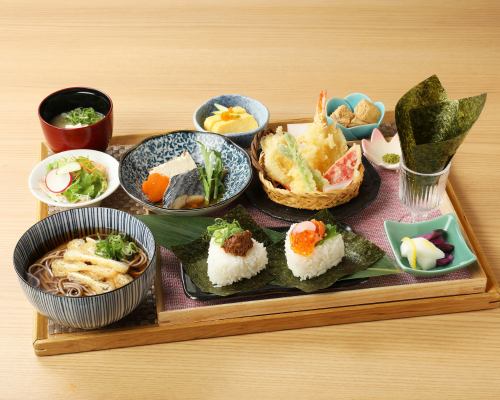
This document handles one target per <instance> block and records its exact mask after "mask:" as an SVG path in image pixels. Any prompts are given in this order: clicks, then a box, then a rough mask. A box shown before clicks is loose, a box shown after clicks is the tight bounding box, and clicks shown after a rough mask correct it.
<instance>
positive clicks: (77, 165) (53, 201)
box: [28, 149, 120, 208]
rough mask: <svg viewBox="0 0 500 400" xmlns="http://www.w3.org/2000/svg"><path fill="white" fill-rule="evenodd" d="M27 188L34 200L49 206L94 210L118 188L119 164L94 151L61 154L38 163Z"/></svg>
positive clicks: (75, 151)
mask: <svg viewBox="0 0 500 400" xmlns="http://www.w3.org/2000/svg"><path fill="white" fill-rule="evenodd" d="M28 185H29V188H30V191H31V193H32V194H33V196H35V197H36V198H37V199H38V200H40V201H41V202H43V203H45V204H47V205H49V206H54V207H61V208H77V207H88V206H91V205H92V206H97V205H98V204H99V203H100V202H101V201H102V200H103V199H105V198H106V197H108V196H109V195H111V194H112V193H113V192H114V191H115V190H116V189H117V188H118V186H119V185H120V182H119V179H118V161H117V160H116V159H115V158H114V157H112V156H110V155H108V154H106V153H103V152H100V151H96V150H90V149H82V150H69V151H64V152H61V153H57V154H54V155H52V156H49V157H47V158H45V159H44V160H42V161H41V162H39V163H38V164H37V165H36V166H35V167H34V168H33V170H32V171H31V174H30V176H29V180H28Z"/></svg>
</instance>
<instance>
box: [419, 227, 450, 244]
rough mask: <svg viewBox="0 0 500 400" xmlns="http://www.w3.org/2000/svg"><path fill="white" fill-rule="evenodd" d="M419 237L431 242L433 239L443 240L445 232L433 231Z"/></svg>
mask: <svg viewBox="0 0 500 400" xmlns="http://www.w3.org/2000/svg"><path fill="white" fill-rule="evenodd" d="M420 237H422V238H424V239H427V240H429V241H431V242H432V241H433V240H435V239H443V240H444V239H445V238H446V231H445V230H444V229H435V230H433V231H432V232H431V233H426V234H424V235H420Z"/></svg>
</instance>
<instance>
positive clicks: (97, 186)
mask: <svg viewBox="0 0 500 400" xmlns="http://www.w3.org/2000/svg"><path fill="white" fill-rule="evenodd" d="M64 160H65V161H64V162H63V161H62V160H58V161H56V162H59V163H58V164H57V165H58V166H57V168H59V167H61V166H64V165H65V164H67V163H69V162H72V161H76V162H78V163H79V164H80V166H81V167H82V168H81V169H80V170H79V171H75V172H72V173H71V174H72V176H73V182H72V183H71V185H70V186H69V187H68V188H67V189H66V190H65V191H64V192H63V193H62V194H63V196H64V197H66V200H68V201H69V202H70V203H76V202H77V201H87V200H91V199H95V198H96V197H98V196H100V195H101V194H103V193H104V192H105V191H106V189H107V188H108V179H107V177H106V173H105V172H104V171H103V170H101V169H100V168H98V167H97V166H96V164H95V163H94V162H93V161H92V160H90V159H89V158H87V157H83V156H80V157H76V158H68V159H64Z"/></svg>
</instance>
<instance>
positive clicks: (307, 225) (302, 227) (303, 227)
mask: <svg viewBox="0 0 500 400" xmlns="http://www.w3.org/2000/svg"><path fill="white" fill-rule="evenodd" d="M304 231H313V232H315V231H316V225H314V223H312V222H311V221H304V222H299V223H298V224H297V225H295V226H294V227H293V233H301V232H304Z"/></svg>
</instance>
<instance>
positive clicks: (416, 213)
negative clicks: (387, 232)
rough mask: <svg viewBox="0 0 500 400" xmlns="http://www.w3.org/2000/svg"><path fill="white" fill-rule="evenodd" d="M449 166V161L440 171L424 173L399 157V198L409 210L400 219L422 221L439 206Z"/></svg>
mask: <svg viewBox="0 0 500 400" xmlns="http://www.w3.org/2000/svg"><path fill="white" fill-rule="evenodd" d="M450 167H451V162H449V163H448V165H447V166H446V167H445V168H444V169H443V170H442V171H439V172H435V173H432V174H424V173H421V172H416V171H413V170H411V169H410V168H408V167H407V166H406V165H405V163H404V160H403V159H401V164H400V169H399V200H400V201H401V203H403V205H405V206H406V207H407V208H408V210H409V214H407V215H405V216H403V218H402V219H401V220H402V221H404V222H412V223H413V222H417V221H424V220H426V219H427V216H428V214H429V213H430V212H431V211H433V210H436V209H437V208H438V207H439V204H440V203H441V200H442V198H443V194H444V192H445V190H446V182H447V181H448V175H449V173H450Z"/></svg>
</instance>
